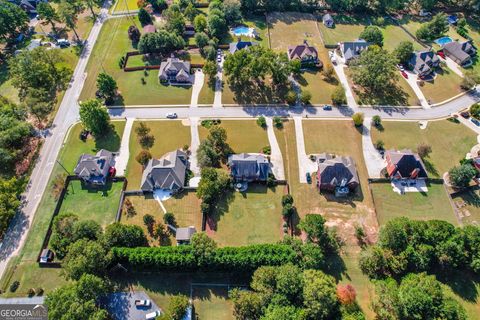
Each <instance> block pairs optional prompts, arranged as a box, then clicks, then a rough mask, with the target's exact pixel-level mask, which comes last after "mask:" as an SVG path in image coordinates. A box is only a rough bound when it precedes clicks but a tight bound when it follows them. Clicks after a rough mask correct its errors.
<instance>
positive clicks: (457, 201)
mask: <svg viewBox="0 0 480 320" xmlns="http://www.w3.org/2000/svg"><path fill="white" fill-rule="evenodd" d="M453 204H454V206H455V207H456V208H457V213H458V215H459V217H460V219H461V220H462V222H463V223H464V224H473V225H475V226H478V225H479V223H480V193H479V190H478V189H470V190H467V191H465V192H461V193H459V194H458V195H456V196H454V197H453Z"/></svg>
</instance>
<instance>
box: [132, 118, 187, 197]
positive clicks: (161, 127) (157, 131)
mask: <svg viewBox="0 0 480 320" xmlns="http://www.w3.org/2000/svg"><path fill="white" fill-rule="evenodd" d="M146 124H147V126H148V127H149V128H150V129H151V131H150V134H151V135H153V136H154V137H155V143H154V145H153V147H152V148H151V149H150V150H149V151H150V153H151V154H152V157H153V158H160V157H161V156H163V155H164V154H166V153H167V152H170V151H175V150H177V149H182V148H183V146H185V145H190V140H191V139H190V127H189V126H185V125H183V123H182V121H176V120H173V121H172V120H168V121H146ZM138 125H139V121H136V122H135V123H134V125H133V128H132V133H131V135H130V158H129V160H128V164H127V171H126V177H127V180H128V187H127V189H128V190H138V189H139V188H140V182H141V180H142V166H141V165H140V164H139V163H138V162H137V161H136V160H135V157H136V156H137V155H138V154H139V153H140V151H141V150H142V147H141V146H140V143H139V142H138V139H137V134H136V133H135V128H137V127H138ZM166 136H168V139H165V137H166Z"/></svg>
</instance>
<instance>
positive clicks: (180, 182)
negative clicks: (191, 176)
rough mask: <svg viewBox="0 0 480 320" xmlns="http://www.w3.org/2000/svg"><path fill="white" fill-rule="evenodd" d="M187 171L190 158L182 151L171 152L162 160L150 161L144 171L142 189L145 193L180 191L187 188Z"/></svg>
mask: <svg viewBox="0 0 480 320" xmlns="http://www.w3.org/2000/svg"><path fill="white" fill-rule="evenodd" d="M187 169H188V156H187V154H186V153H185V152H183V151H181V150H176V151H172V152H169V153H167V154H165V155H164V156H163V157H161V158H160V159H150V161H148V163H147V166H146V167H145V170H144V171H143V175H142V182H141V185H140V189H141V190H142V191H144V192H153V191H154V190H156V189H162V190H170V191H178V190H180V189H182V188H183V187H184V186H185V176H186V172H187Z"/></svg>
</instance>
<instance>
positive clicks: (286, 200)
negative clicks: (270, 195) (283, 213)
mask: <svg viewBox="0 0 480 320" xmlns="http://www.w3.org/2000/svg"><path fill="white" fill-rule="evenodd" d="M287 204H293V197H292V195H291V194H284V195H283V196H282V207H285V206H286V205H287Z"/></svg>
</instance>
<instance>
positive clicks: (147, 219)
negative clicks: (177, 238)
mask: <svg viewBox="0 0 480 320" xmlns="http://www.w3.org/2000/svg"><path fill="white" fill-rule="evenodd" d="M143 223H144V224H145V225H146V226H147V229H148V232H149V233H150V234H152V233H153V226H154V224H155V218H154V217H153V216H152V215H151V214H148V213H147V214H146V215H144V216H143Z"/></svg>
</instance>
